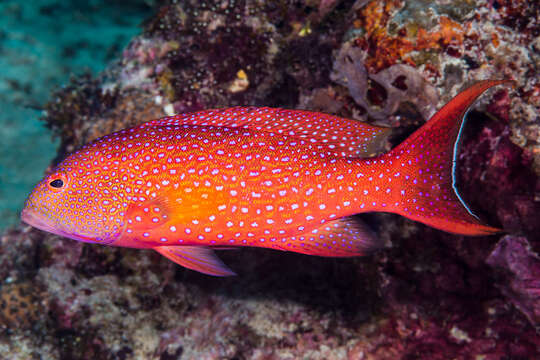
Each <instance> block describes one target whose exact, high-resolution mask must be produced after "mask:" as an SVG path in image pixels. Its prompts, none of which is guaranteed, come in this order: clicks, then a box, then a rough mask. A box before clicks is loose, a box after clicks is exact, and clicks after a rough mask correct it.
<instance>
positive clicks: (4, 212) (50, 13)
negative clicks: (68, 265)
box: [0, 0, 151, 231]
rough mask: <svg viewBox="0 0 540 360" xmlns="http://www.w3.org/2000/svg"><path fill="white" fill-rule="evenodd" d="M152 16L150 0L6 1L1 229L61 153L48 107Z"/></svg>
mask: <svg viewBox="0 0 540 360" xmlns="http://www.w3.org/2000/svg"><path fill="white" fill-rule="evenodd" d="M150 16H151V9H150V8H149V7H148V5H146V3H145V1H144V0H131V1H128V0H123V1H114V0H109V1H107V0H89V1H69V0H65V1H58V0H57V1H54V0H32V1H22V0H21V1H15V0H7V1H6V0H1V1H0V109H1V111H0V139H1V141H0V231H1V230H3V229H5V228H6V227H8V226H10V225H13V224H15V223H16V222H17V221H18V212H19V211H20V209H21V208H22V205H23V202H24V199H25V197H26V196H27V194H28V192H29V191H30V190H31V189H32V187H33V186H34V184H35V183H36V182H37V181H39V179H40V178H41V177H42V175H43V172H44V170H45V169H46V167H47V166H48V165H49V164H50V162H51V160H52V158H53V157H54V156H55V151H56V148H57V146H58V143H59V141H58V139H53V138H52V134H51V133H50V131H49V130H48V129H46V128H45V127H44V124H43V122H42V121H40V120H39V119H40V117H41V116H42V112H41V110H40V108H42V107H43V104H44V103H45V102H46V101H48V100H49V97H50V94H51V91H52V90H53V89H55V88H57V87H59V86H61V85H62V84H65V83H67V82H68V81H69V76H70V75H71V74H81V73H83V72H90V73H92V74H97V73H99V72H100V71H102V70H103V69H104V68H105V67H106V65H107V63H109V62H110V61H112V60H113V59H115V58H116V57H118V56H119V55H120V54H121V51H122V49H123V48H124V47H125V46H126V45H127V43H128V41H129V39H130V38H132V37H133V36H134V35H136V34H138V33H139V32H140V28H139V26H138V25H139V24H141V22H142V21H143V20H144V19H145V18H148V17H150Z"/></svg>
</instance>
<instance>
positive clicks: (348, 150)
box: [140, 107, 390, 158]
mask: <svg viewBox="0 0 540 360" xmlns="http://www.w3.org/2000/svg"><path fill="white" fill-rule="evenodd" d="M178 125H192V126H194V125H198V126H226V127H232V128H236V127H242V128H246V129H252V130H258V131H267V132H275V133H278V134H283V135H287V136H291V137H297V138H301V139H308V140H309V141H311V142H313V143H315V144H317V145H320V146H322V147H323V148H324V149H326V150H327V151H328V152H330V153H333V154H335V155H336V156H344V157H351V158H358V157H371V156H374V155H377V154H378V153H380V152H381V151H382V150H383V147H384V144H385V142H386V138H387V137H388V135H389V133H390V128H384V127H379V126H373V125H368V124H366V123H363V122H361V121H357V120H350V119H345V118H340V117H337V116H333V115H328V114H324V113H319V112H312V111H306V110H287V109H279V108H268V107H261V108H259V107H233V108H227V109H213V110H204V111H199V112H194V113H187V114H179V115H174V116H168V117H164V118H161V119H157V120H152V121H149V122H147V123H144V124H142V125H140V126H141V127H148V126H178Z"/></svg>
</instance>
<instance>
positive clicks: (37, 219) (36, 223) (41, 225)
mask: <svg viewBox="0 0 540 360" xmlns="http://www.w3.org/2000/svg"><path fill="white" fill-rule="evenodd" d="M21 220H22V221H24V222H25V223H27V224H28V225H30V226H32V227H35V228H37V229H40V230H43V231H46V232H49V233H52V234H55V235H59V236H62V237H67V238H70V239H73V240H77V241H83V242H87V243H93V244H96V243H98V244H107V243H110V242H112V241H110V242H105V241H101V240H100V239H99V238H92V237H89V236H84V235H79V234H76V233H73V232H68V231H64V230H61V229H58V228H56V227H54V226H52V225H51V224H49V223H48V222H47V220H46V219H44V218H43V217H42V216H40V215H39V214H36V213H35V212H34V211H32V210H28V209H24V210H23V211H22V212H21ZM113 241H114V239H113Z"/></svg>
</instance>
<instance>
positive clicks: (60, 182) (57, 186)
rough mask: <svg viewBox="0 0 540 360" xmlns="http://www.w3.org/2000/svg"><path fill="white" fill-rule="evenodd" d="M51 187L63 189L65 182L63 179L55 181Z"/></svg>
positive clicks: (51, 183)
mask: <svg viewBox="0 0 540 360" xmlns="http://www.w3.org/2000/svg"><path fill="white" fill-rule="evenodd" d="M49 185H50V186H52V187H53V188H61V187H62V186H64V182H63V181H62V179H55V180H53V181H51V182H50V183H49Z"/></svg>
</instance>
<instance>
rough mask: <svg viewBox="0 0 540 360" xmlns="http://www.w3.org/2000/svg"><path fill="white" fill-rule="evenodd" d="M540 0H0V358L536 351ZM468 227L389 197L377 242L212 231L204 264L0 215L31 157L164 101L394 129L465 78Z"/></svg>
mask: <svg viewBox="0 0 540 360" xmlns="http://www.w3.org/2000/svg"><path fill="white" fill-rule="evenodd" d="M539 22H540V4H539V3H538V2H535V1H524V0H486V1H484V0H459V1H446V0H437V1H427V0H409V1H400V0H390V1H375V0H373V1H368V0H358V1H347V0H296V1H295V0H275V1H258V0H215V1H198V0H186V1H180V0H178V1H173V0H170V1H167V0H163V1H158V0H154V1H152V0H147V1H143V0H140V1H136V0H121V1H120V0H119V1H105V0H102V1H101V0H99V1H98V0H96V1H53V0H35V1H28V2H25V1H5V0H4V1H0V24H1V27H0V109H2V112H1V113H0V125H1V126H0V129H1V130H0V131H1V132H0V134H1V135H2V141H1V142H0V185H1V186H0V214H1V216H0V233H1V234H2V236H1V240H0V359H163V360H170V359H448V358H453V359H470V358H474V359H505V358H508V359H533V358H539V357H540V337H539V335H538V331H537V329H538V326H539V325H540V260H539V257H538V255H537V254H538V251H540V222H539V221H538V219H539V216H540V181H539V174H540V117H539V108H540V74H539V67H540V24H539ZM489 78H494V79H502V78H504V79H513V80H515V81H516V85H515V87H514V88H513V89H509V88H497V89H496V90H494V91H492V92H490V93H489V94H487V95H484V96H483V97H482V99H481V100H480V102H479V103H478V104H477V105H476V106H475V107H474V110H473V111H471V112H470V114H469V120H468V125H467V127H466V128H465V131H464V134H463V141H462V144H461V150H460V157H459V166H458V172H459V179H460V181H459V187H460V190H461V193H462V195H463V197H464V198H465V200H466V201H467V203H468V204H469V205H470V206H471V208H473V209H474V210H475V212H476V213H478V214H479V215H480V216H481V217H482V219H484V220H485V221H486V222H487V223H489V224H490V225H494V226H498V227H501V228H502V229H504V232H503V233H501V234H498V235H495V236H490V237H476V238H468V237H463V236H456V235H451V234H447V233H443V232H440V231H438V230H435V229H431V228H428V227H426V226H423V225H421V224H418V223H415V222H412V221H410V220H407V219H404V218H402V217H399V216H395V215H391V214H368V215H366V216H365V217H364V218H365V219H366V220H367V221H368V223H369V224H370V226H371V227H372V228H373V229H374V230H375V231H376V232H377V235H378V236H379V237H381V238H382V239H383V240H384V242H385V244H386V248H385V249H384V250H382V251H380V252H379V253H377V254H375V255H373V256H370V257H365V258H354V259H328V258H320V257H310V256H305V255H299V254H292V253H282V252H275V251H269V250H263V249H243V250H240V251H233V252H224V253H223V256H222V257H223V260H224V261H225V262H226V263H227V264H229V265H230V266H231V267H232V268H233V269H234V270H235V271H236V272H237V273H238V274H239V276H237V277H233V278H227V279H223V278H211V277H208V276H205V275H202V274H198V273H195V272H192V271H190V270H187V269H184V268H181V267H179V266H177V265H175V264H173V263H171V262H169V261H168V260H166V259H164V258H161V257H160V256H159V255H158V254H157V253H154V252H151V251H138V250H131V249H120V248H112V247H102V246H97V245H88V244H82V243H79V242H76V241H73V240H69V239H64V238H61V237H58V236H55V235H52V234H47V233H44V232H42V231H39V230H37V229H32V228H30V227H29V226H27V225H24V224H21V223H20V221H19V219H18V216H19V211H20V209H21V208H22V206H23V203H24V199H25V197H26V195H27V194H28V193H29V191H30V190H31V189H32V187H33V186H34V184H35V183H36V182H37V181H39V179H40V178H41V177H42V176H43V175H44V174H45V173H46V171H47V168H48V167H49V166H50V165H52V164H54V163H55V162H56V161H58V160H60V159H62V158H63V157H64V156H65V155H67V154H68V153H69V152H71V151H73V150H75V149H77V148H79V147H80V146H82V145H83V144H85V143H87V142H89V141H91V140H93V139H95V138H97V137H99V136H102V135H105V134H107V133H110V132H112V131H116V130H119V129H122V128H125V127H127V126H131V125H135V124H139V123H141V122H144V121H146V120H150V119H154V118H157V117H161V116H164V115H168V114H173V113H181V112H187V111H195V110H200V109H205V108H212V107H229V106H236V105H256V106H279V107H286V108H298V109H309V110H316V111H322V112H326V113H331V114H335V115H339V116H343V117H348V118H354V119H358V120H362V121H368V122H370V123H373V124H377V125H383V126H390V127H392V128H393V136H392V137H391V138H390V144H389V147H391V146H395V145H396V144H398V143H399V142H401V141H402V140H403V139H404V138H405V137H406V136H407V135H408V134H410V133H411V132H412V131H414V130H415V129H417V128H418V127H419V126H420V125H421V124H423V123H424V122H425V121H426V120H427V119H429V117H430V116H431V115H432V114H433V113H434V112H435V111H436V110H437V109H439V108H440V107H441V106H442V105H443V104H445V103H446V102H448V100H450V99H451V98H452V97H453V96H454V95H456V94H457V93H458V92H459V91H460V90H462V89H463V88H465V87H466V85H469V84H471V83H472V82H474V81H476V80H481V79H489Z"/></svg>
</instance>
